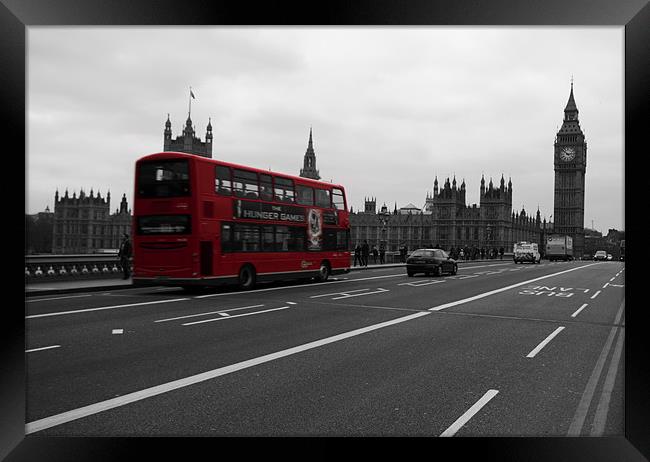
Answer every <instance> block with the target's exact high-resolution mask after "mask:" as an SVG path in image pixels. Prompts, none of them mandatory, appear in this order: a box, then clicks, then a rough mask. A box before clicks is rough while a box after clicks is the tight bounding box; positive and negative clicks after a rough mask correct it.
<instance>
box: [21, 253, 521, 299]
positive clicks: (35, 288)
mask: <svg viewBox="0 0 650 462" xmlns="http://www.w3.org/2000/svg"><path fill="white" fill-rule="evenodd" d="M504 260H508V261H509V260H510V259H506V258H504ZM485 261H488V262H490V261H495V262H496V261H500V260H498V259H497V260H468V261H459V262H458V264H460V265H463V264H466V263H479V262H485ZM401 266H404V263H386V264H384V265H368V266H366V267H364V266H352V267H350V270H351V271H363V270H366V269H376V268H391V267H401ZM132 287H134V285H133V280H132V279H131V278H129V279H117V278H115V279H86V280H75V281H53V280H48V279H46V278H44V279H43V280H40V281H33V282H30V283H28V284H25V296H26V297H33V296H38V295H56V294H69V293H75V292H99V291H103V290H120V289H130V288H132Z"/></svg>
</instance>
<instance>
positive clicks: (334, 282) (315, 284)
mask: <svg viewBox="0 0 650 462" xmlns="http://www.w3.org/2000/svg"><path fill="white" fill-rule="evenodd" d="M509 264H510V263H499V264H497V265H481V266H470V267H465V268H463V267H460V266H459V267H458V271H460V270H467V269H474V268H486V267H490V266H503V265H509ZM405 275H406V273H399V274H388V275H386V276H371V277H367V278H336V280H330V281H327V282H315V283H312V284H309V286H310V287H315V286H319V285H323V284H329V285H331V284H340V283H343V282H357V281H369V280H372V279H381V278H394V277H401V276H405ZM296 287H303V286H286V287H267V288H264V289H255V290H243V291H239V292H224V293H220V294H207V295H197V296H195V297H193V298H210V297H223V296H227V295H239V294H251V293H255V292H267V291H271V290H285V289H295V288H296Z"/></svg>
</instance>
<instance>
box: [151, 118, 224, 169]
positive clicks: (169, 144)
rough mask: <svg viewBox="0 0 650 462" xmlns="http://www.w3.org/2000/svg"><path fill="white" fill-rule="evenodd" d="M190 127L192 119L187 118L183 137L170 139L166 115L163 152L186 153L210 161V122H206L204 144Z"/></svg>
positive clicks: (170, 131) (170, 128)
mask: <svg viewBox="0 0 650 462" xmlns="http://www.w3.org/2000/svg"><path fill="white" fill-rule="evenodd" d="M194 135H195V132H194V127H193V126H192V119H191V118H190V116H189V115H188V116H187V121H185V128H183V135H182V136H177V137H176V139H172V123H171V121H170V120H169V114H167V122H165V132H164V143H163V150H164V151H175V152H186V153H188V154H196V155H197V156H203V157H208V158H210V159H212V121H211V120H208V126H207V128H206V132H205V142H202V141H201V139H200V138H197V137H196V136H194Z"/></svg>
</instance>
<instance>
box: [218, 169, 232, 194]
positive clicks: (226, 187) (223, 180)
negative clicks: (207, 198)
mask: <svg viewBox="0 0 650 462" xmlns="http://www.w3.org/2000/svg"><path fill="white" fill-rule="evenodd" d="M214 189H215V191H216V192H217V193H218V194H223V195H225V196H230V195H231V194H232V180H231V177H230V167H223V166H217V168H216V178H215V185H214Z"/></svg>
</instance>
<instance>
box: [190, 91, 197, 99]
mask: <svg viewBox="0 0 650 462" xmlns="http://www.w3.org/2000/svg"><path fill="white" fill-rule="evenodd" d="M190 96H191V97H192V99H196V96H194V93H192V90H190Z"/></svg>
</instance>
